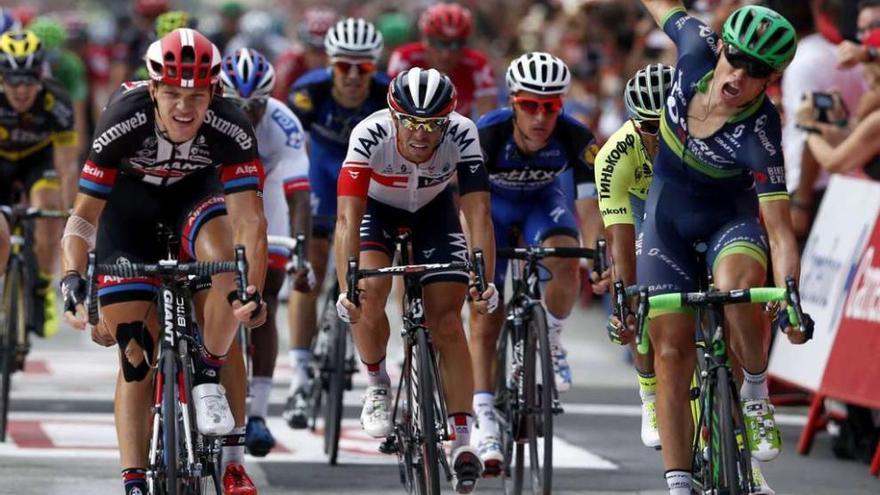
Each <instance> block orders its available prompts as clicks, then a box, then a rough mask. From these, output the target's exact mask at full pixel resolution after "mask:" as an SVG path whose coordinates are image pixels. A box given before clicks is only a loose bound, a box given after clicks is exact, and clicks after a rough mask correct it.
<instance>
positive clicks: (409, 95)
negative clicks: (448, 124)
mask: <svg viewBox="0 0 880 495" xmlns="http://www.w3.org/2000/svg"><path fill="white" fill-rule="evenodd" d="M455 104H456V97H455V86H454V85H453V84H452V81H451V80H450V79H449V77H448V76H446V75H444V74H441V73H440V72H439V71H437V69H420V68H418V67H414V68H412V69H409V70H405V71H403V72H401V73H400V74H398V75H397V77H395V78H394V80H393V81H391V84H389V85H388V106H389V107H390V108H391V110H393V111H395V112H397V113H401V114H405V115H412V116H413V117H422V118H431V117H446V116H447V115H449V114H450V113H452V111H453V110H455Z"/></svg>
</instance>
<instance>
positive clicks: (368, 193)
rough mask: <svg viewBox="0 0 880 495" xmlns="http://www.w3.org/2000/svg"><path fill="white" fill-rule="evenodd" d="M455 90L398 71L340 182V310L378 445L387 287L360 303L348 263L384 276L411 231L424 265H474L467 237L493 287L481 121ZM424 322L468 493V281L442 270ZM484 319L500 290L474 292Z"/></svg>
mask: <svg viewBox="0 0 880 495" xmlns="http://www.w3.org/2000/svg"><path fill="white" fill-rule="evenodd" d="M455 104H456V97H455V87H454V86H453V85H452V82H451V81H450V80H449V78H448V77H447V76H445V75H441V74H440V73H439V72H438V71H437V70H435V69H428V70H423V69H419V68H413V69H410V70H408V71H404V72H402V73H400V74H399V75H398V76H397V77H395V78H394V80H393V81H392V82H391V85H390V86H389V89H388V106H389V107H390V109H387V110H380V111H378V112H376V113H374V114H372V115H371V116H369V117H368V118H366V119H365V120H363V121H361V122H360V123H359V124H358V125H357V126H356V127H355V128H354V130H353V131H352V133H351V138H350V140H349V147H348V154H347V155H346V157H345V161H344V162H343V165H342V170H341V172H340V175H339V183H338V207H337V221H336V246H335V255H336V266H337V274H338V276H339V283H340V286H341V289H342V295H340V298H339V302H338V304H337V310H338V312H339V315H340V317H341V318H343V319H344V320H347V321H351V323H352V332H353V335H354V340H355V344H356V345H357V349H358V354H359V355H360V357H361V360H362V361H363V362H364V365H365V367H366V370H367V380H368V384H369V386H368V387H367V390H366V396H365V398H364V408H363V411H362V413H361V423H362V425H363V427H364V430H366V432H367V433H368V434H369V435H371V436H373V437H384V436H387V435H388V434H389V433H390V432H391V417H390V409H391V384H390V379H389V378H388V374H387V372H386V371H385V352H386V346H387V342H388V335H389V325H388V318H387V316H386V314H385V303H386V300H387V298H388V293H389V291H390V289H391V282H390V279H367V280H363V281H362V282H361V283H360V288H361V289H362V290H363V295H362V296H361V306H360V307H359V308H358V307H355V306H354V305H353V304H352V303H351V301H349V300H348V299H347V298H346V295H345V293H346V290H347V285H348V284H347V280H346V270H347V264H348V258H349V256H357V255H358V254H359V255H360V266H361V267H363V268H378V267H385V266H389V265H390V264H391V260H392V257H393V255H394V246H393V242H394V240H393V237H394V234H395V233H396V232H397V231H398V230H399V229H400V228H406V229H409V230H410V231H411V233H412V253H413V258H414V260H413V261H414V262H415V263H447V262H452V261H465V260H466V259H467V257H468V240H469V241H470V243H471V247H472V248H474V249H477V248H479V249H482V250H483V252H484V253H485V260H486V278H487V280H492V279H493V278H492V277H493V273H492V272H493V267H494V266H495V265H494V263H495V240H494V235H493V229H492V216H491V214H490V211H489V209H490V206H489V182H488V174H487V172H486V167H485V165H484V163H483V155H482V152H481V151H480V141H479V136H478V135H477V128H476V126H475V124H474V123H473V122H472V121H470V120H469V119H467V118H466V117H463V116H462V115H460V114H458V113H455V112H454V111H453V109H454V108H455ZM455 177H457V178H458V185H459V191H460V193H461V199H460V205H461V213H462V214H463V216H464V218H465V222H466V226H467V234H468V235H467V240H466V238H465V235H464V233H463V232H462V228H461V224H460V223H459V219H458V209H457V208H456V206H455V203H454V202H453V198H452V192H451V189H450V187H449V184H450V181H451V180H452V179H453V178H455ZM423 283H424V284H425V287H424V301H425V308H426V311H425V313H426V314H425V316H426V320H427V326H428V328H430V329H431V337H432V340H433V342H434V345H435V347H436V349H437V351H438V354H439V356H440V360H439V366H440V376H441V378H442V379H441V382H442V385H443V388H444V393H445V397H446V405H447V409H448V411H449V418H448V421H449V423H450V429H451V431H453V432H454V437H453V439H452V446H451V447H452V448H451V451H452V458H451V461H450V466H451V467H452V470H453V473H454V478H453V484H454V487H455V490H456V492H458V493H470V492H471V491H473V489H474V487H475V485H476V481H477V479H478V478H479V477H480V475H481V474H482V470H483V466H482V463H481V462H480V458H479V456H478V455H477V453H476V451H475V450H474V449H473V448H471V447H470V445H469V442H470V431H471V425H472V411H471V397H472V395H473V374H472V368H471V360H470V359H471V358H470V353H469V352H468V346H467V341H466V339H465V335H464V328H463V325H462V319H461V308H462V306H463V304H464V300H465V293H466V287H467V283H468V274H467V273H464V272H445V273H439V274H431V275H427V276H426V277H425V278H424V279H423ZM470 292H471V297H472V298H473V299H474V300H475V301H477V303H476V307H477V310H478V311H481V312H491V311H493V310H494V309H495V308H496V307H497V305H498V293H497V291H496V290H495V287H494V285H493V284H490V285H489V287H488V288H487V289H486V291H485V292H484V293H483V294H478V293H477V291H476V289H471V291H470Z"/></svg>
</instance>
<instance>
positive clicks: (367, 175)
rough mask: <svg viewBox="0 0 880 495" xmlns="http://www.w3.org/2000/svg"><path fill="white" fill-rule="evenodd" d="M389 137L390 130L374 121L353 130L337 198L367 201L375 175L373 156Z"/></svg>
mask: <svg viewBox="0 0 880 495" xmlns="http://www.w3.org/2000/svg"><path fill="white" fill-rule="evenodd" d="M387 136H388V130H387V129H386V128H385V127H383V126H382V124H381V123H378V122H376V121H375V120H372V119H367V120H363V121H361V122H360V123H358V125H356V126H355V127H354V129H352V131H351V136H350V137H349V139H348V152H347V153H346V154H345V160H343V162H342V169H341V170H340V171H339V180H338V181H337V183H336V195H337V196H352V197H355V198H361V199H367V193H368V192H369V190H370V179H371V177H372V174H373V167H372V164H373V156H374V153H375V151H376V150H377V149H378V148H379V147H380V146H381V145H382V144H381V141H380V140H382V139H383V138H385V137H387Z"/></svg>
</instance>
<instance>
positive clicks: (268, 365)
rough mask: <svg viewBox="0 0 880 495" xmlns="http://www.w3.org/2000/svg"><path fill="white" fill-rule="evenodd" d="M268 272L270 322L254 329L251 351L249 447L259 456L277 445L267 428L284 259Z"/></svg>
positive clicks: (267, 290) (267, 288) (284, 275)
mask: <svg viewBox="0 0 880 495" xmlns="http://www.w3.org/2000/svg"><path fill="white" fill-rule="evenodd" d="M280 265H281V266H280V268H279V265H278V264H277V263H276V264H275V265H274V266H272V260H271V259H270V267H269V270H268V271H267V272H266V284H265V287H264V289H263V299H264V300H265V301H266V305H267V306H268V316H267V317H266V323H265V324H263V325H262V326H260V327H258V328H255V329H253V330H251V331H250V332H251V349H252V352H253V357H252V366H253V376H252V377H251V382H250V395H251V403H250V405H249V407H248V413H247V416H248V419H247V429H246V445H247V448H248V451H249V452H250V453H251V454H252V455H254V456H258V457H262V456H264V455H266V454H268V453H269V451H270V450H271V449H272V447H274V446H275V438H273V437H272V433H271V432H270V431H269V428H268V427H267V426H266V416H268V414H269V395H270V393H271V391H272V375H273V374H274V372H275V357H276V356H277V355H278V329H277V328H276V325H275V314H276V312H277V310H278V293H279V292H280V291H281V286H282V284H284V281H285V280H286V278H287V274H286V273H285V271H284V267H283V266H284V262H283V260H282V261H281V262H280Z"/></svg>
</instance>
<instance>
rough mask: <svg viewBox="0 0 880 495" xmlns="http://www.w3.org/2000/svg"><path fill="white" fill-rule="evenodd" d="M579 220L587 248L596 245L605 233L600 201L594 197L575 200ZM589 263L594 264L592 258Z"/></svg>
mask: <svg viewBox="0 0 880 495" xmlns="http://www.w3.org/2000/svg"><path fill="white" fill-rule="evenodd" d="M575 209H576V210H577V216H578V221H579V222H580V225H579V227H580V229H581V238H582V241H583V245H584V247H586V248H593V247H595V246H596V241H597V240H598V239H600V238H601V237H602V236H603V235H604V234H605V232H604V226H603V224H602V216H601V215H600V214H599V201H598V200H596V199H594V198H588V199H579V200H577V201H576V202H575ZM588 264H589V265H590V266H593V262H592V260H588Z"/></svg>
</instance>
